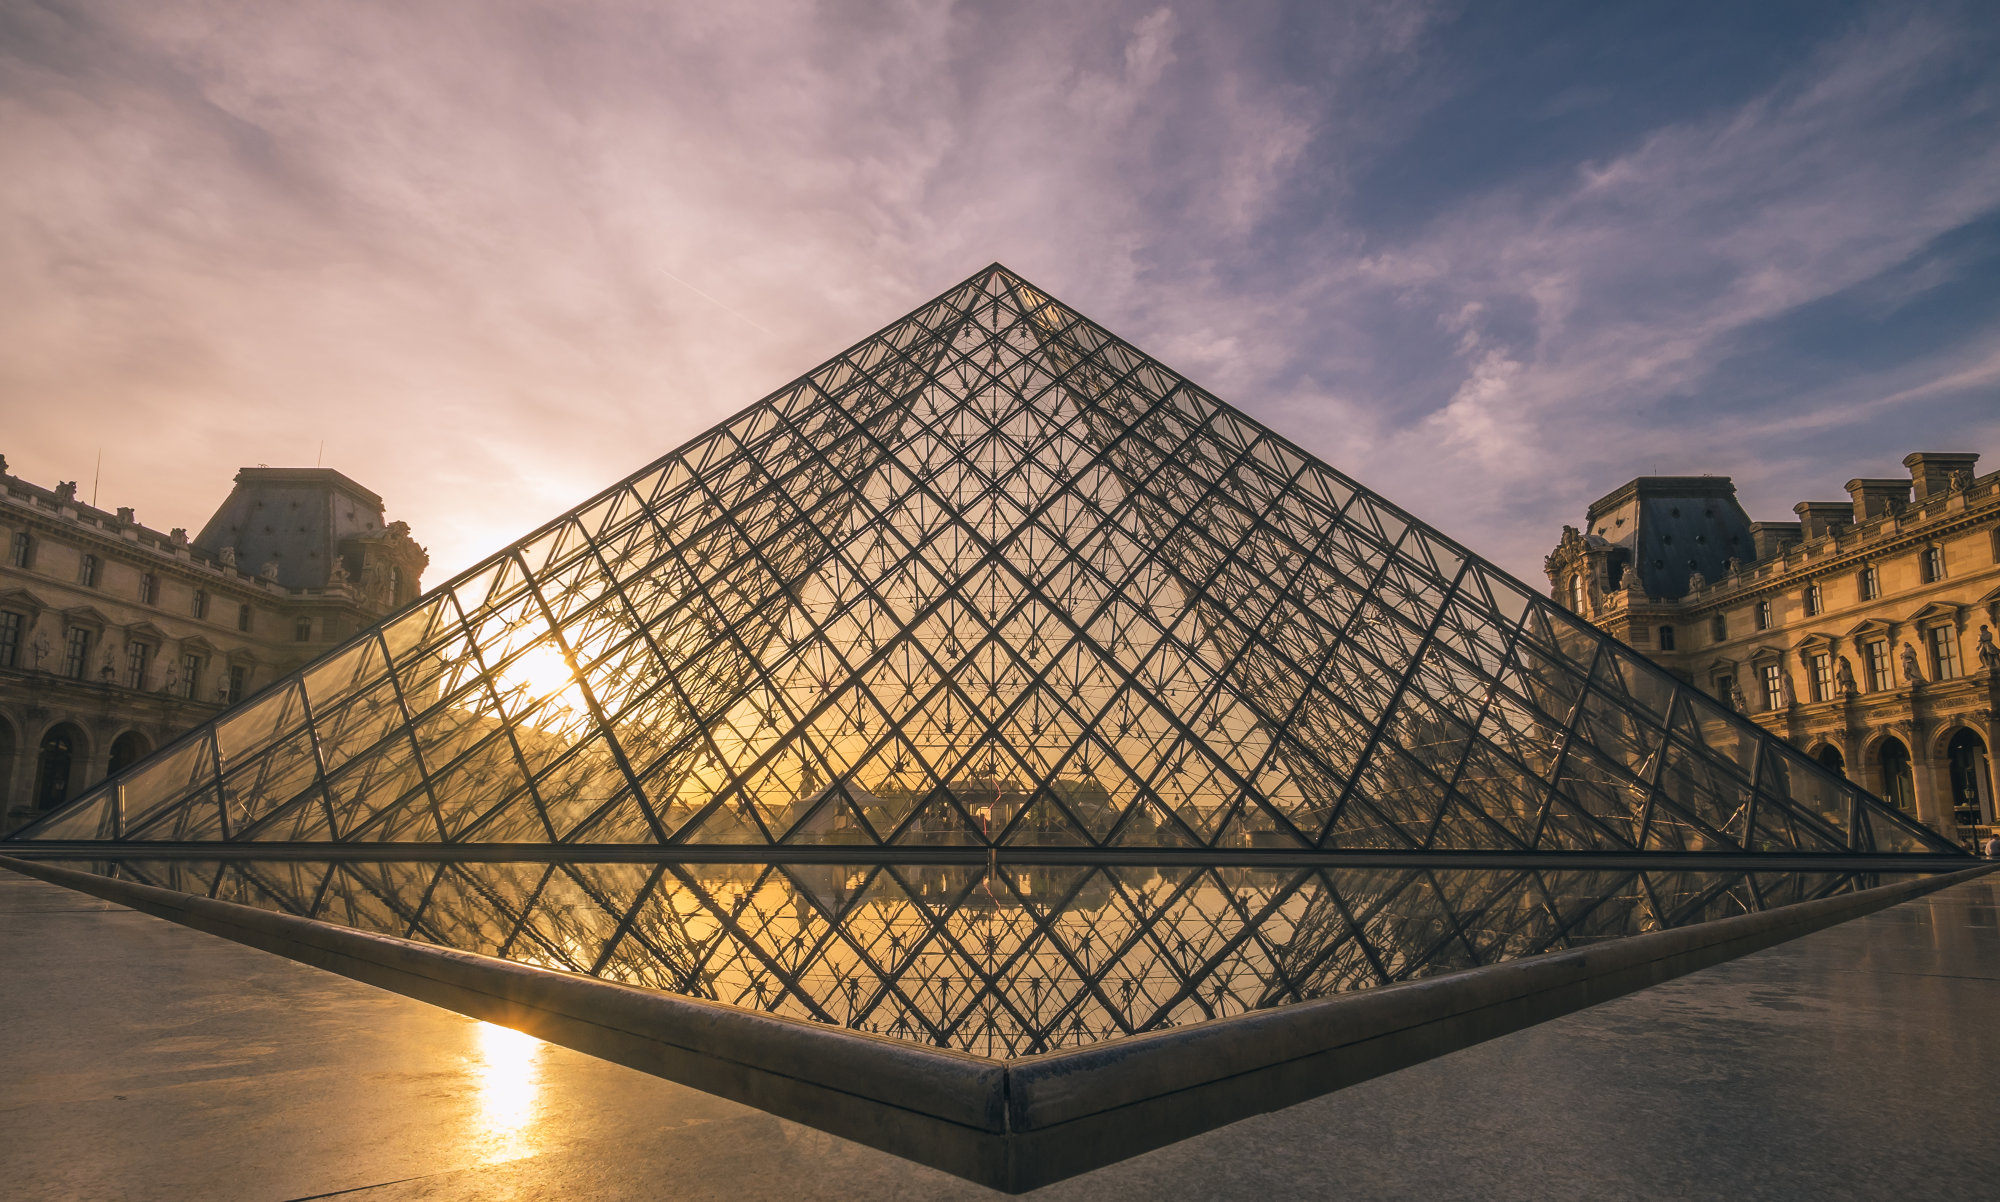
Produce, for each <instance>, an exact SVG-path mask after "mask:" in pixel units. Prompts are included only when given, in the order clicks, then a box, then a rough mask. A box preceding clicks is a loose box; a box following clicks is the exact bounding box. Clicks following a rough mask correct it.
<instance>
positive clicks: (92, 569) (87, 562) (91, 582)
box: [76, 555, 97, 588]
mask: <svg viewBox="0 0 2000 1202" xmlns="http://www.w3.org/2000/svg"><path fill="white" fill-rule="evenodd" d="M76 582H77V583H78V584H80V585H82V586H83V587H85V588H96V587H97V556H95V555H85V556H84V557H83V563H82V564H81V565H80V566H79V567H78V568H77V570H76Z"/></svg>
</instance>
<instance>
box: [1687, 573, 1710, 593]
mask: <svg viewBox="0 0 2000 1202" xmlns="http://www.w3.org/2000/svg"><path fill="white" fill-rule="evenodd" d="M1707 587H1708V577H1706V576H1704V575H1702V574H1701V573H1700V572H1695V571H1690V572H1689V573H1688V591H1689V592H1690V593H1698V592H1700V591H1701V590H1703V589H1705V588H1707Z"/></svg>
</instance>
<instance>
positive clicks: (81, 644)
mask: <svg viewBox="0 0 2000 1202" xmlns="http://www.w3.org/2000/svg"><path fill="white" fill-rule="evenodd" d="M89 658H90V632H89V631H88V630H84V629H83V628H81V627H78V626H72V627H70V628H69V632H68V633H67V634H65V635H63V675H64V676H67V677H69V678H70V679H71V680H82V679H83V669H84V666H85V661H86V660H88V659H89Z"/></svg>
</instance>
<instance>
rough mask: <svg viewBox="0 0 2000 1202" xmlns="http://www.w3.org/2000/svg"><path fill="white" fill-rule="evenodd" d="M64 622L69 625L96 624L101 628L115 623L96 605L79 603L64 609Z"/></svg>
mask: <svg viewBox="0 0 2000 1202" xmlns="http://www.w3.org/2000/svg"><path fill="white" fill-rule="evenodd" d="M63 623H64V624H65V625H68V626H94V627H96V628H97V629H99V630H102V629H104V628H105V627H107V626H110V625H113V623H112V621H111V619H110V618H107V617H105V616H104V614H103V613H102V612H100V611H99V610H98V608H97V607H96V606H94V605H79V606H76V607H75V608H73V609H66V610H64V611H63Z"/></svg>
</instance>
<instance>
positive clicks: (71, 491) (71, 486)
mask: <svg viewBox="0 0 2000 1202" xmlns="http://www.w3.org/2000/svg"><path fill="white" fill-rule="evenodd" d="M56 500H58V501H61V502H62V503H63V504H65V505H68V504H71V503H72V502H74V501H75V500H76V481H74V480H63V481H60V482H58V483H57V484H56Z"/></svg>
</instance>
